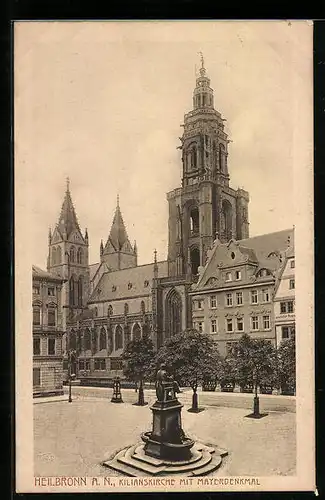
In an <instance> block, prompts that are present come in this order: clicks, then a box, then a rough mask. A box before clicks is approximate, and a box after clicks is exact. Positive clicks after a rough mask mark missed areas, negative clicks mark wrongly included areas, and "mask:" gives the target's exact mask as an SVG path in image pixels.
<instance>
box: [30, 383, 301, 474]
mask: <svg viewBox="0 0 325 500" xmlns="http://www.w3.org/2000/svg"><path fill="white" fill-rule="evenodd" d="M126 394H128V398H126V399H129V400H130V399H131V396H132V391H130V392H128V393H126ZM132 397H133V398H134V399H136V394H135V393H134V391H133V396H132ZM146 399H149V403H151V402H153V401H151V400H152V399H153V395H151V394H149V398H146ZM34 403H35V404H34V437H35V448H34V459H35V464H34V465H35V471H34V472H35V475H40V476H113V475H117V473H115V472H113V471H112V470H110V469H107V468H106V467H104V466H102V465H101V462H102V461H103V460H105V459H108V458H109V457H110V456H111V455H112V454H114V452H116V451H117V450H119V449H122V448H124V447H126V446H129V445H131V444H135V443H136V442H137V441H140V434H141V432H144V431H147V430H150V429H151V418H152V414H151V411H150V408H149V406H144V407H138V406H133V405H132V404H131V403H130V402H125V403H123V404H113V403H111V402H110V399H109V398H107V397H105V398H104V397H99V396H98V397H96V396H94V395H93V396H87V392H85V395H77V396H75V397H74V400H73V402H72V403H68V401H67V397H66V396H65V397H62V398H58V399H56V400H51V399H50V398H47V399H46V400H43V401H41V400H39V401H37V400H35V401H34ZM187 408H188V405H187V406H185V407H184V409H183V412H182V419H183V428H184V430H185V432H186V433H187V435H188V436H189V437H192V438H194V439H196V440H200V441H202V442H204V443H205V444H212V445H219V446H220V447H222V448H225V449H227V450H228V452H229V455H228V457H226V458H225V459H224V462H223V465H222V466H221V468H220V469H219V470H218V471H217V472H216V475H218V476H225V475H230V476H250V475H253V476H270V475H277V474H279V475H294V474H295V460H296V445H295V439H296V438H295V420H296V415H295V413H293V412H281V411H270V412H269V413H268V416H267V417H265V418H262V419H261V420H253V419H249V418H245V415H247V413H249V412H248V411H247V409H245V408H234V407H230V408H229V407H221V406H207V407H206V409H205V411H203V412H201V413H198V414H193V413H189V412H187V411H186V409H187Z"/></svg>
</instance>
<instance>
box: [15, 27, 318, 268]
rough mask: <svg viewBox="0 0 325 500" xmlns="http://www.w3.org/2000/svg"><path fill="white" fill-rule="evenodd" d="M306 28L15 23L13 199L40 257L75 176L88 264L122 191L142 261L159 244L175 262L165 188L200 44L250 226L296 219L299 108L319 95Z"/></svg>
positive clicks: (254, 231) (171, 177) (277, 226)
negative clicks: (170, 249) (246, 201)
mask: <svg viewBox="0 0 325 500" xmlns="http://www.w3.org/2000/svg"><path fill="white" fill-rule="evenodd" d="M309 28H310V26H308V24H307V23H306V22H305V21H293V22H291V23H288V22H285V21H276V22H275V21H273V22H272V21H268V22H260V21H255V22H254V21H251V22H239V21H237V22H236V21H231V22H230V21H223V22H218V21H213V22H210V21H207V22H205V21H200V22H188V21H184V22H175V21H174V22H172V21H169V22H158V21H148V22H38V23H36V22H25V23H17V24H16V26H15V62H14V64H15V69H14V71H15V184H16V194H17V193H18V195H17V196H16V209H17V207H18V211H23V212H24V214H25V215H26V217H27V219H26V220H28V245H29V248H30V251H31V254H32V256H33V263H34V264H35V265H38V266H40V267H42V268H45V267H46V259H47V254H48V230H49V227H51V228H52V229H53V228H54V226H55V224H56V223H57V222H58V218H59V213H60V209H61V205H62V202H63V198H64V192H65V189H66V178H67V177H69V179H70V190H71V195H72V199H73V202H74V206H75V209H76V213H77V216H78V220H79V224H80V227H81V229H82V232H84V230H85V228H87V229H88V234H89V244H90V253H89V262H90V263H95V262H98V261H99V247H100V241H101V239H103V241H104V244H105V242H106V240H107V237H108V234H109V230H110V226H111V223H112V219H113V215H114V211H115V207H116V198H117V194H119V200H120V207H121V211H122V214H123V218H124V222H125V224H126V227H127V231H128V235H129V238H130V241H131V243H133V242H134V240H136V241H137V246H138V263H139V264H144V263H148V262H152V260H153V252H154V249H155V248H156V249H157V253H158V259H159V260H164V259H166V258H167V244H168V241H167V236H168V203H167V201H166V193H167V192H168V191H170V190H172V189H175V188H177V187H179V186H180V183H181V152H180V150H178V149H177V147H178V146H179V145H180V141H179V137H180V136H181V135H182V128H181V126H180V125H181V124H182V123H184V114H185V113H187V112H188V111H190V110H191V109H192V94H193V89H194V87H195V78H196V71H197V69H198V68H199V66H200V56H199V52H200V51H202V53H203V55H204V59H205V66H206V69H207V74H208V76H209V77H210V79H211V86H212V88H213V89H214V104H215V109H217V110H218V111H219V112H221V114H222V116H223V118H225V119H226V120H227V121H226V122H225V127H226V132H227V133H228V135H229V139H230V140H231V141H232V142H230V144H229V150H228V152H229V156H228V167H229V173H230V185H231V186H232V187H233V188H234V189H237V188H238V187H242V188H244V189H246V190H247V191H249V193H250V204H249V219H250V236H255V235H258V234H263V233H266V232H272V231H277V230H281V229H286V228H289V227H292V226H293V225H295V223H296V220H295V219H296V215H295V211H294V209H293V205H294V200H293V196H294V194H293V192H294V190H293V184H294V171H297V170H298V171H299V168H300V165H299V162H300V161H305V159H304V158H303V157H301V160H300V157H299V155H298V154H297V141H298V139H297V138H299V147H304V144H303V141H304V140H305V137H304V135H303V134H302V133H298V132H297V130H298V129H299V127H301V126H302V125H301V122H300V117H299V112H298V111H297V110H299V105H300V104H299V103H301V102H302V101H305V100H310V102H312V101H311V99H312V94H311V92H312V86H311V85H306V81H307V82H309V79H308V78H309V77H310V81H311V75H312V52H311V50H310V47H311V36H312V32H311V30H310V29H309ZM301 120H302V121H303V117H302V118H301ZM300 132H301V131H300ZM308 141H310V137H307V136H306V147H308V146H310V144H309V142H308ZM302 166H303V165H301V167H302Z"/></svg>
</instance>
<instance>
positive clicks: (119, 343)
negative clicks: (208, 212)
mask: <svg viewBox="0 0 325 500" xmlns="http://www.w3.org/2000/svg"><path fill="white" fill-rule="evenodd" d="M122 348H123V330H122V327H121V326H120V325H117V327H116V329H115V350H117V349H122Z"/></svg>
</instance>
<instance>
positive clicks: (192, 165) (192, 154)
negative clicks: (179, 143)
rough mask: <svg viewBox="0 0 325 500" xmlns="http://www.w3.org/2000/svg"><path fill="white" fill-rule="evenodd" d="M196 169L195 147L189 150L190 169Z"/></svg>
mask: <svg viewBox="0 0 325 500" xmlns="http://www.w3.org/2000/svg"><path fill="white" fill-rule="evenodd" d="M196 167H197V149H196V146H193V148H192V150H191V168H192V170H194V169H196Z"/></svg>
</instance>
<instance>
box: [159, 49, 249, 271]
mask: <svg viewBox="0 0 325 500" xmlns="http://www.w3.org/2000/svg"><path fill="white" fill-rule="evenodd" d="M224 121H225V120H224V119H223V118H222V116H221V114H220V113H219V112H218V111H216V110H215V108H214V95H213V89H212V88H211V87H210V79H209V77H208V76H207V72H206V69H205V67H204V60H203V56H201V68H200V71H199V76H198V77H197V79H196V86H195V89H194V93H193V110H192V111H190V112H189V113H187V114H186V115H185V117H184V125H182V127H184V132H183V135H182V137H180V141H181V146H179V149H181V150H182V163H183V173H182V187H181V188H178V189H175V190H173V191H171V192H169V193H167V200H168V203H169V221H168V232H169V234H168V274H169V276H181V275H189V273H190V274H191V275H192V276H193V275H197V274H198V267H199V266H203V265H204V264H205V262H206V256H207V251H208V249H209V248H210V247H211V246H212V244H213V241H214V240H215V239H216V238H217V237H218V238H219V239H220V241H222V242H227V241H229V240H230V239H232V238H234V239H237V240H240V239H244V238H248V236H249V223H248V202H249V195H248V193H247V191H244V190H242V189H237V190H234V189H232V188H231V187H230V186H229V180H230V176H229V172H228V161H227V160H228V143H229V142H230V141H229V140H228V136H227V134H226V132H225V130H224Z"/></svg>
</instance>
